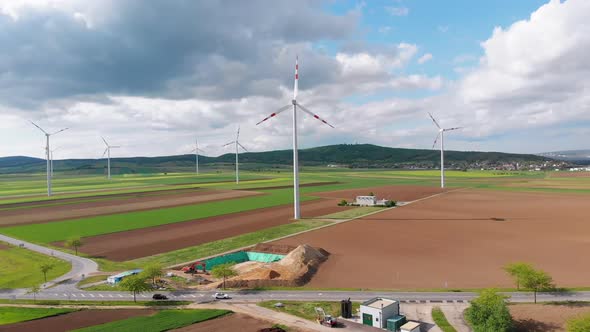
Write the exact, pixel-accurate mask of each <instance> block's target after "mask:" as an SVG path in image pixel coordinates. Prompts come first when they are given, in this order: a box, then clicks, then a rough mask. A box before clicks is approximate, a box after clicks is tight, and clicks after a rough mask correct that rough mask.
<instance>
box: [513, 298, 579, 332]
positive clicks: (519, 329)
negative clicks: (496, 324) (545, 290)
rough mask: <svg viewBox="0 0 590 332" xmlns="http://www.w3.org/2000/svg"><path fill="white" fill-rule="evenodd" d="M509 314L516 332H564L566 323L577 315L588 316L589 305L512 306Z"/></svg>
mask: <svg viewBox="0 0 590 332" xmlns="http://www.w3.org/2000/svg"><path fill="white" fill-rule="evenodd" d="M509 308H510V314H511V315H512V320H513V321H514V327H515V331H516V332H550V331H551V332H553V331H565V330H566V322H567V321H568V320H569V319H571V318H575V317H577V316H579V315H588V314H590V304H586V303H573V304H564V305H552V304H514V305H510V306H509Z"/></svg>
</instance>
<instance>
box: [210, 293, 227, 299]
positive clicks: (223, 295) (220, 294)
mask: <svg viewBox="0 0 590 332" xmlns="http://www.w3.org/2000/svg"><path fill="white" fill-rule="evenodd" d="M213 297H214V298H216V299H218V300H224V299H229V298H230V297H229V295H228V294H226V293H215V294H213Z"/></svg>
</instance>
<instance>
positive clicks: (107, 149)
mask: <svg viewBox="0 0 590 332" xmlns="http://www.w3.org/2000/svg"><path fill="white" fill-rule="evenodd" d="M107 151H109V148H108V147H107V148H106V149H104V152H103V153H102V157H101V158H104V155H105V154H107Z"/></svg>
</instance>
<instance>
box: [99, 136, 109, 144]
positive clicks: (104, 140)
mask: <svg viewBox="0 0 590 332" xmlns="http://www.w3.org/2000/svg"><path fill="white" fill-rule="evenodd" d="M100 138H102V141H103V142H104V145H106V146H109V143H107V140H106V139H104V137H102V136H100Z"/></svg>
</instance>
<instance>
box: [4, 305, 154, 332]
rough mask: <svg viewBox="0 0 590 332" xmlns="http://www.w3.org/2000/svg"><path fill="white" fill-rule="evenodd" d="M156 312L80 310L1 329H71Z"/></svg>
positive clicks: (53, 331) (25, 331)
mask: <svg viewBox="0 0 590 332" xmlns="http://www.w3.org/2000/svg"><path fill="white" fill-rule="evenodd" d="M154 313H156V311H155V310H147V309H108V310H80V311H76V312H72V313H69V314H65V315H59V316H53V317H47V318H43V319H37V320H31V321H27V322H20V323H15V324H8V325H1V326H0V331H11V332H18V331H23V332H29V331H43V332H62V331H71V330H75V329H81V328H83V327H88V326H94V325H99V324H104V323H108V322H112V321H116V320H121V319H126V318H130V317H135V316H148V315H152V314H154Z"/></svg>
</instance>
